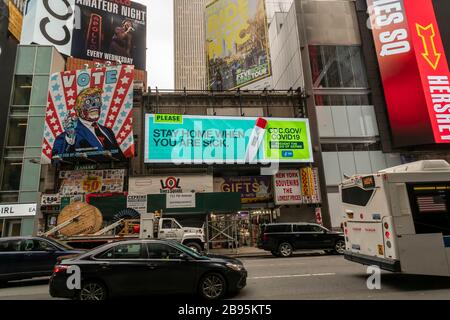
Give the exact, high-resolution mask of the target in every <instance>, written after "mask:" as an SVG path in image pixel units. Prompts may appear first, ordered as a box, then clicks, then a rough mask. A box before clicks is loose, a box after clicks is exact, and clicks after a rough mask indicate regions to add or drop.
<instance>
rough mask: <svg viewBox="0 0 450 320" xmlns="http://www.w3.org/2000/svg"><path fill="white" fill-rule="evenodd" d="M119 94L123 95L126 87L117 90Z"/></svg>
mask: <svg viewBox="0 0 450 320" xmlns="http://www.w3.org/2000/svg"><path fill="white" fill-rule="evenodd" d="M117 92H118V94H119V96H123V95H124V94H125V89H124V88H120V89H119V90H117Z"/></svg>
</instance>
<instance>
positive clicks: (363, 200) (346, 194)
mask: <svg viewBox="0 0 450 320" xmlns="http://www.w3.org/2000/svg"><path fill="white" fill-rule="evenodd" d="M374 192H375V190H364V189H361V188H360V187H352V188H346V189H342V202H343V203H347V204H351V205H355V206H360V207H365V206H367V204H368V203H369V201H370V199H371V198H372V195H373V194H374Z"/></svg>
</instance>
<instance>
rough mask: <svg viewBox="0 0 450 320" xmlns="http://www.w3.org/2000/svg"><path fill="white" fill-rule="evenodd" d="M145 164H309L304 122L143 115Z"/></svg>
mask: <svg viewBox="0 0 450 320" xmlns="http://www.w3.org/2000/svg"><path fill="white" fill-rule="evenodd" d="M145 134H146V137H145V162H146V163H174V164H204V163H207V164H213V163H216V164H236V163H238V164H245V163H272V162H287V163H303V162H307V163H309V162H313V153H312V148H311V136H310V130H309V121H308V119H288V118H245V117H206V116H183V115H165V114H147V115H146V122H145Z"/></svg>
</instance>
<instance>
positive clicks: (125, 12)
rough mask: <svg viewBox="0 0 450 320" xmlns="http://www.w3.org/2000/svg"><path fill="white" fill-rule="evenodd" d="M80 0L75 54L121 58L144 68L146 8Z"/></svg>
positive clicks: (123, 3) (119, 59)
mask: <svg viewBox="0 0 450 320" xmlns="http://www.w3.org/2000/svg"><path fill="white" fill-rule="evenodd" d="M103 2H104V4H103V5H98V3H97V1H82V0H77V1H76V5H77V6H78V8H79V12H80V21H79V28H76V29H75V30H74V31H73V41H72V56H73V57H77V58H80V59H87V60H101V61H105V60H106V61H120V62H122V63H123V64H130V65H134V66H135V67H136V68H137V69H141V70H145V61H146V59H145V57H146V49H147V44H146V39H147V36H146V31H147V29H146V28H147V9H146V7H145V6H144V5H142V4H139V3H135V2H131V1H103Z"/></svg>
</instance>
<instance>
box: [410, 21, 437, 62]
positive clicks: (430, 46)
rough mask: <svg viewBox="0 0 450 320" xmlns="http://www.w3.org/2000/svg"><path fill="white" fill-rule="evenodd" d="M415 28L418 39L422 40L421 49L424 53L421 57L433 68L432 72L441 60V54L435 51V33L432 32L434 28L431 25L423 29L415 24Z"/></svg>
mask: <svg viewBox="0 0 450 320" xmlns="http://www.w3.org/2000/svg"><path fill="white" fill-rule="evenodd" d="M416 27H417V34H418V35H419V37H420V38H422V42H423V47H424V50H425V52H424V53H422V57H423V58H424V59H425V60H426V61H427V63H428V64H429V65H430V66H431V67H432V68H433V70H436V69H437V67H438V65H439V61H440V60H441V56H442V54H440V53H438V52H437V50H436V43H435V41H434V38H435V37H436V32H435V31H434V26H433V24H429V25H428V26H426V27H424V26H421V25H420V24H417V25H416Z"/></svg>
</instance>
